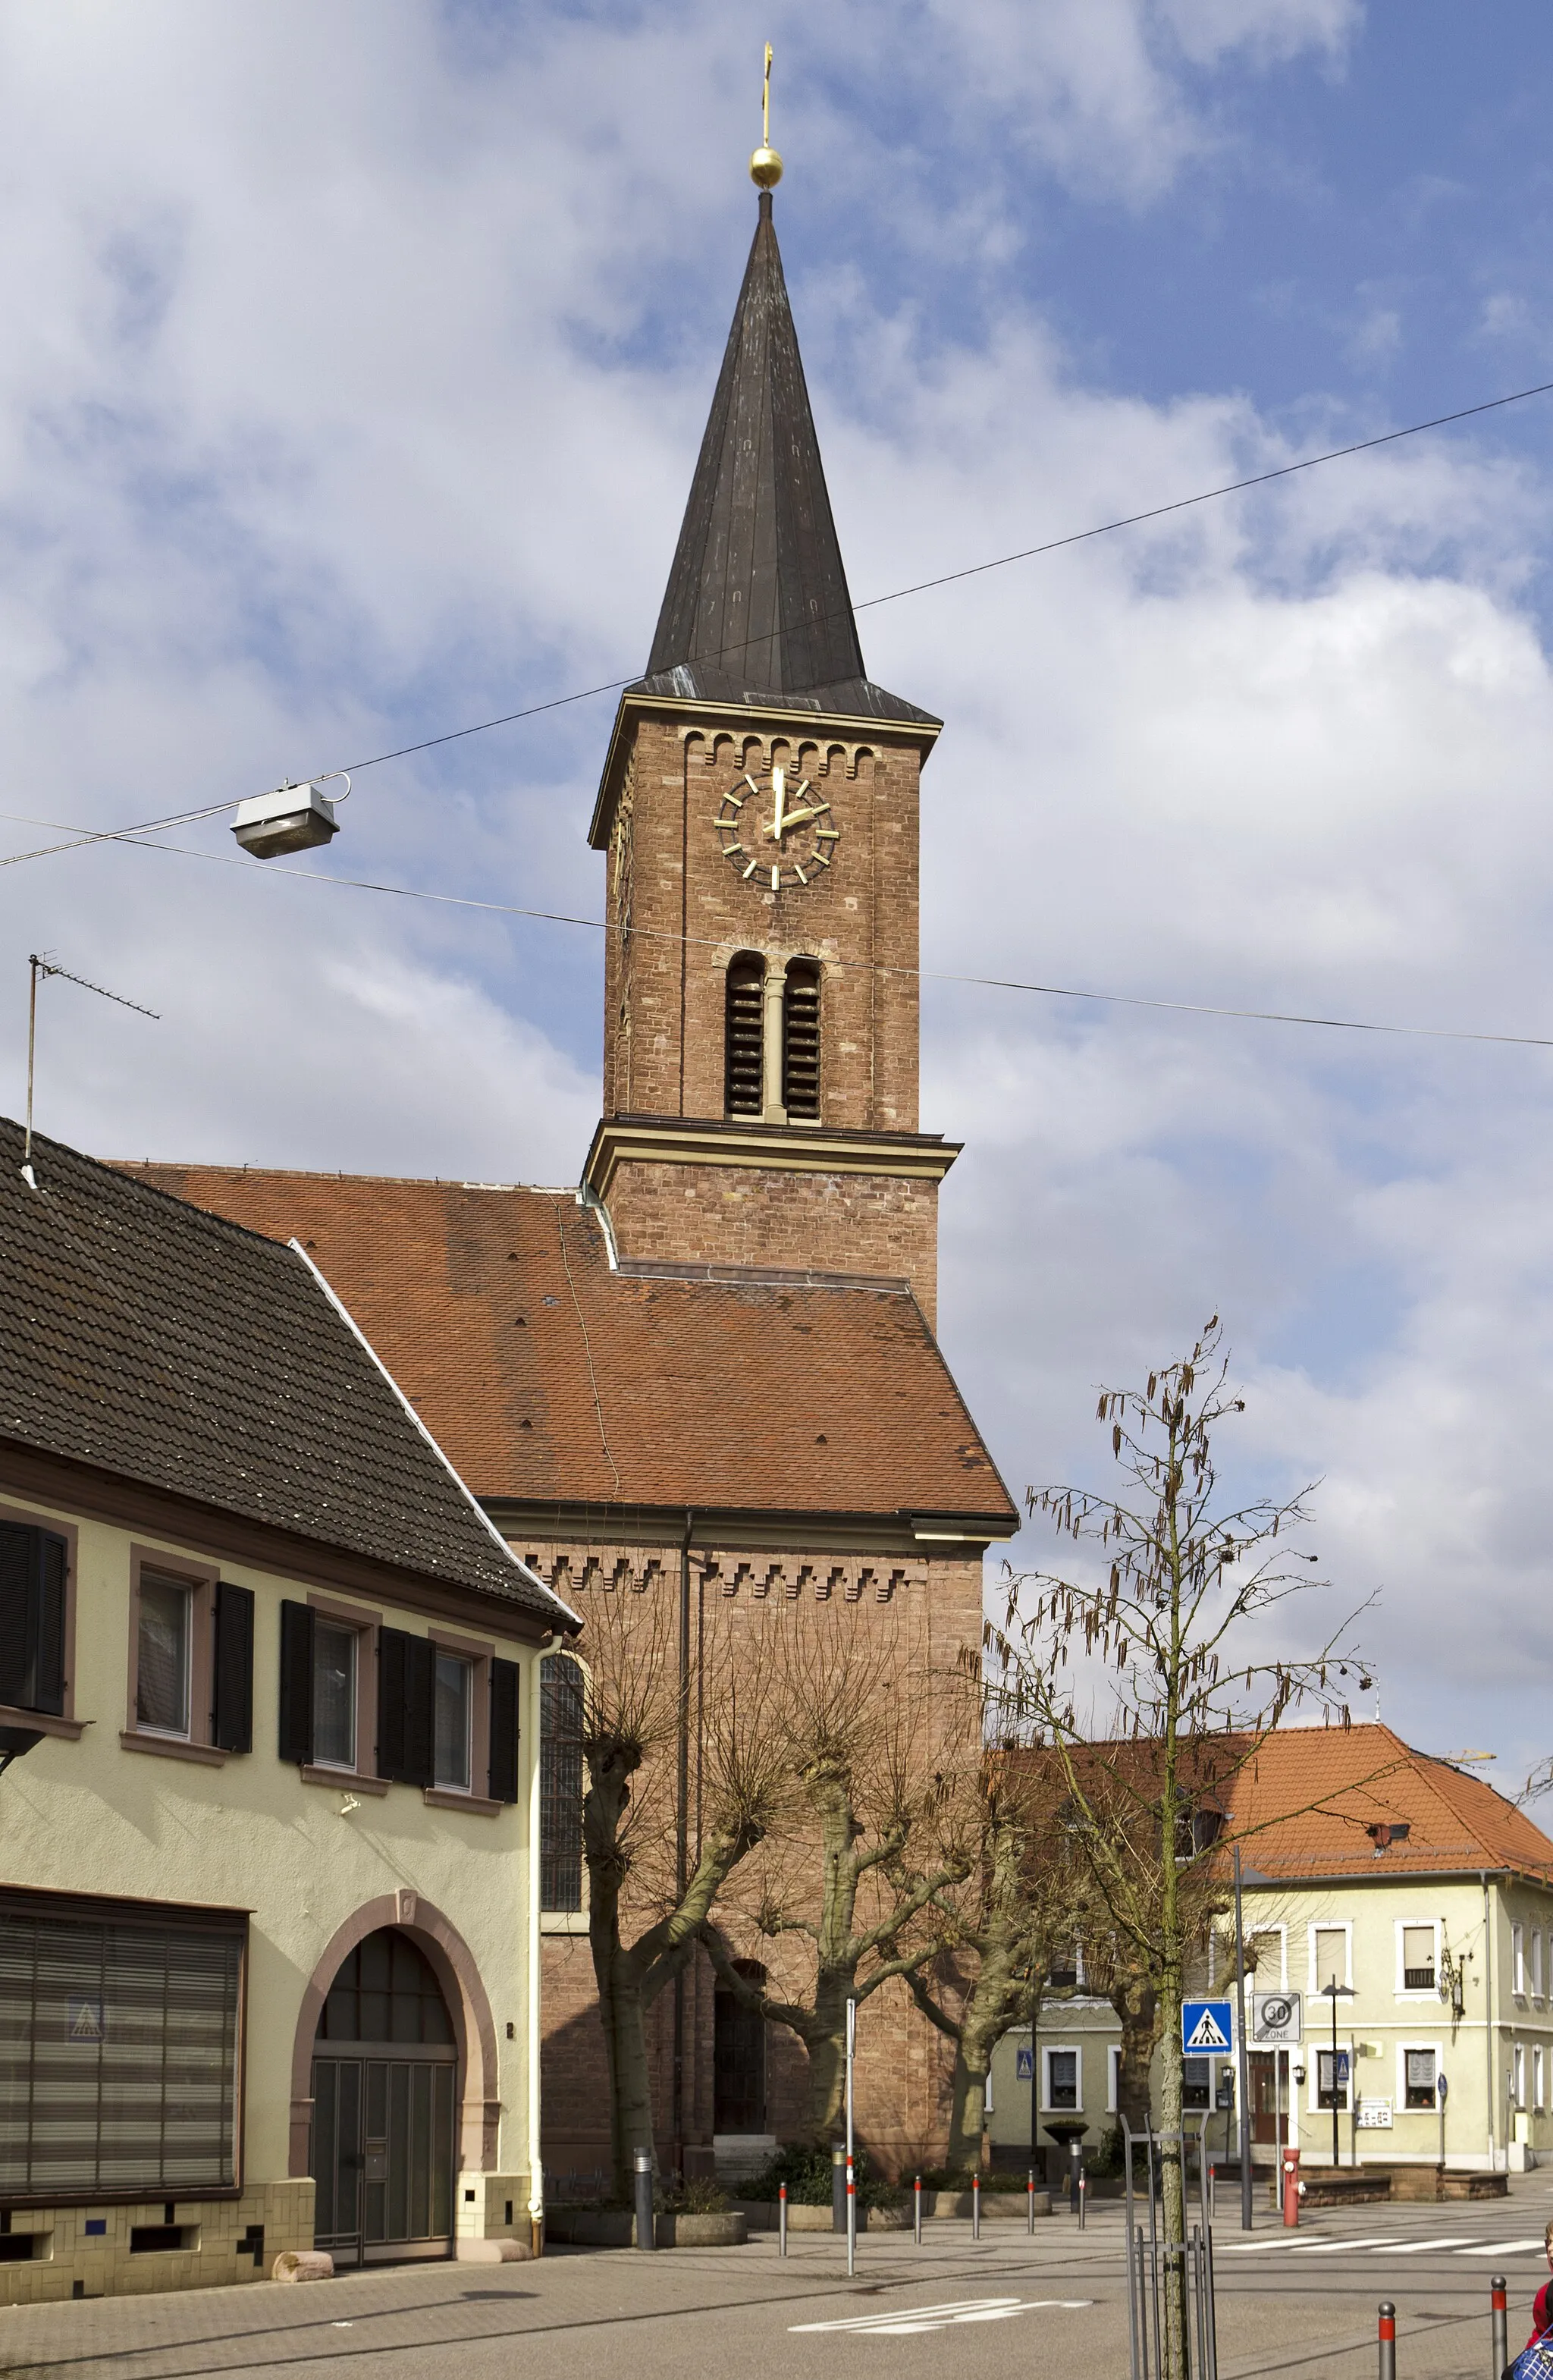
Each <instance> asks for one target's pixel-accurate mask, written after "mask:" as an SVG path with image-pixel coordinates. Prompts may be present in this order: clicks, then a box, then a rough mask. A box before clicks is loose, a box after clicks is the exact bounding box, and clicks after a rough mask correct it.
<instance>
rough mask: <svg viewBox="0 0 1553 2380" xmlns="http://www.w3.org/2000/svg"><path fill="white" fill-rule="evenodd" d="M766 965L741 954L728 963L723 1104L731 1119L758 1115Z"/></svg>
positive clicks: (761, 1102)
mask: <svg viewBox="0 0 1553 2380" xmlns="http://www.w3.org/2000/svg"><path fill="white" fill-rule="evenodd" d="M765 985H766V962H765V960H764V959H763V958H759V957H758V956H757V955H756V953H754V952H753V951H741V952H740V953H739V954H738V956H737V957H736V958H734V959H730V961H729V963H728V977H727V990H726V995H725V997H726V1013H725V1018H724V1026H723V1101H724V1104H725V1106H726V1108H727V1111H728V1113H729V1114H730V1115H731V1116H739V1115H753V1116H758V1115H759V1114H760V1113H761V1112H762V1111H763V1109H764V1106H765V1098H764V1087H763V1083H762V1079H761V1077H762V1073H763V1068H762V1063H761V1060H762V1051H763V1042H764V1030H763V1008H764V1002H765Z"/></svg>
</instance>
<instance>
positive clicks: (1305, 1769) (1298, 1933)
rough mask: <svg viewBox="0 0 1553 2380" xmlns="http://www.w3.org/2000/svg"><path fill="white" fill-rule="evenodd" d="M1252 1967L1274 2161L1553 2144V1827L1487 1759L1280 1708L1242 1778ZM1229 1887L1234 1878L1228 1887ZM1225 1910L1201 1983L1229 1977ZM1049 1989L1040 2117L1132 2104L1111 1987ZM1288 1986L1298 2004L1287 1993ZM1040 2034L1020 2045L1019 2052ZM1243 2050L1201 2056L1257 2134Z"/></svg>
mask: <svg viewBox="0 0 1553 2380" xmlns="http://www.w3.org/2000/svg"><path fill="white" fill-rule="evenodd" d="M1226 1800H1227V1807H1226V1809H1225V1812H1224V1828H1223V1838H1222V1839H1223V1840H1225V1841H1229V1840H1239V1842H1240V1846H1241V1854H1242V1862H1243V1871H1244V1930H1245V1936H1246V1949H1247V1954H1248V1960H1251V1961H1255V1973H1254V1974H1253V1975H1252V1976H1251V1977H1250V1978H1248V1980H1247V1983H1246V1985H1245V1987H1244V2018H1245V2022H1246V2023H1247V2026H1248V2031H1247V2034H1246V2041H1247V2050H1248V2057H1247V2066H1248V2080H1249V2085H1250V2118H1251V2120H1250V2131H1251V2145H1252V2155H1253V2158H1254V2160H1255V2161H1257V2162H1261V2163H1265V2164H1267V2165H1268V2166H1270V2165H1271V2164H1272V2162H1273V2160H1274V2158H1275V2156H1276V2155H1277V2151H1278V2146H1279V2144H1280V2143H1292V2145H1293V2146H1296V2147H1298V2148H1299V2149H1300V2151H1301V2155H1302V2160H1303V2162H1304V2164H1305V2165H1306V2166H1307V2167H1308V2166H1313V2165H1320V2166H1329V2165H1330V2164H1331V2163H1332V2160H1333V2152H1334V2133H1335V2145H1336V2154H1337V2157H1338V2159H1339V2161H1340V2162H1341V2164H1342V2165H1344V2166H1347V2165H1350V2164H1355V2163H1357V2164H1373V2165H1388V2166H1409V2165H1413V2166H1426V2165H1427V2166H1433V2165H1438V2164H1439V2163H1440V2162H1441V2161H1442V2160H1443V2162H1444V2163H1445V2164H1447V2165H1449V2166H1450V2167H1452V2168H1462V2169H1467V2170H1480V2171H1502V2170H1504V2169H1505V2168H1507V2167H1508V2168H1511V2169H1514V2170H1523V2169H1524V2168H1526V2167H1527V2166H1528V2165H1533V2164H1535V2163H1536V2161H1537V2158H1538V2155H1539V2153H1540V2154H1541V2155H1553V2096H1550V2094H1553V2013H1550V1998H1553V1842H1550V1841H1549V1840H1548V1839H1547V1836H1546V1835H1544V1834H1543V1833H1542V1832H1541V1831H1540V1829H1539V1828H1536V1827H1535V1826H1534V1825H1533V1823H1532V1821H1531V1820H1530V1819H1529V1818H1528V1817H1527V1816H1526V1815H1525V1813H1524V1812H1523V1811H1522V1810H1519V1809H1517V1808H1516V1807H1515V1806H1514V1805H1513V1804H1512V1803H1509V1802H1507V1801H1506V1800H1505V1799H1504V1798H1503V1796H1502V1795H1500V1794H1498V1793H1496V1792H1495V1791H1494V1790H1493V1788H1492V1787H1491V1786H1489V1785H1488V1784H1486V1782H1485V1780H1484V1779H1482V1778H1481V1777H1480V1776H1477V1775H1474V1774H1473V1773H1472V1772H1471V1771H1470V1770H1468V1769H1465V1768H1463V1767H1461V1766H1460V1765H1458V1764H1453V1763H1451V1762H1450V1761H1448V1760H1442V1759H1439V1758H1438V1757H1436V1756H1433V1755H1429V1754H1426V1753H1421V1752H1416V1751H1414V1750H1413V1749H1412V1748H1411V1747H1410V1746H1409V1745H1407V1744H1405V1743H1402V1741H1401V1738H1400V1737H1399V1736H1397V1735H1396V1734H1394V1733H1393V1732H1392V1730H1390V1729H1389V1728H1387V1727H1382V1726H1380V1725H1378V1724H1377V1725H1362V1726H1356V1727H1353V1728H1347V1729H1343V1728H1280V1729H1279V1730H1277V1732H1276V1733H1275V1734H1274V1735H1273V1736H1271V1737H1270V1738H1269V1739H1268V1743H1266V1744H1265V1745H1264V1746H1263V1747H1262V1749H1261V1750H1260V1752H1259V1753H1258V1754H1257V1755H1256V1759H1255V1760H1254V1761H1252V1762H1251V1763H1250V1764H1249V1765H1248V1766H1247V1767H1246V1768H1245V1769H1244V1771H1243V1772H1242V1773H1241V1775H1240V1776H1239V1778H1238V1779H1236V1781H1235V1783H1234V1785H1233V1787H1232V1788H1231V1791H1230V1792H1229V1794H1228V1795H1227V1797H1226ZM1226 1898H1228V1896H1226ZM1233 1972H1234V1970H1233V1965H1232V1934H1231V1931H1230V1930H1229V1921H1228V1920H1227V1919H1226V1920H1225V1921H1221V1923H1220V1925H1219V1929H1218V1931H1217V1933H1216V1935H1215V1937H1214V1940H1213V1942H1212V1944H1211V1946H1210V1949H1209V1955H1208V1959H1207V1964H1206V1967H1205V1969H1204V1971H1203V1972H1202V1973H1201V1974H1200V1976H1199V1978H1198V1983H1197V1988H1198V1989H1199V1990H1200V1991H1203V1992H1205V1993H1213V1992H1219V1993H1226V1992H1228V1993H1229V1994H1231V1996H1232V1994H1233V1989H1234V1987H1233V1984H1232V1981H1231V1982H1229V1983H1226V1981H1225V1978H1226V1976H1229V1977H1231V1978H1232V1975H1233ZM1074 1984H1075V1986H1076V1988H1074V1990H1073V1991H1071V1992H1070V1993H1067V1994H1064V1995H1063V1996H1062V1998H1049V1999H1048V2001H1047V2004H1046V2006H1045V2008H1044V2010H1043V2011H1042V2015H1041V2019H1040V2023H1039V2026H1038V2029H1037V2065H1038V2067H1039V2070H1040V2071H1039V2075H1038V2078H1037V2080H1038V2085H1039V2089H1040V2093H1041V2097H1040V2104H1039V2108H1038V2111H1037V2113H1038V2117H1039V2121H1040V2125H1041V2136H1042V2138H1043V2139H1044V2138H1045V2137H1046V2130H1045V2128H1046V2123H1047V2119H1048V2118H1054V2119H1057V2120H1058V2122H1059V2123H1061V2122H1062V2118H1063V2116H1064V2113H1066V2115H1067V2117H1068V2120H1069V2121H1073V2122H1076V2121H1077V2120H1079V2119H1083V2121H1084V2123H1085V2127H1086V2140H1087V2141H1088V2142H1089V2143H1090V2144H1091V2145H1092V2146H1098V2143H1099V2140H1100V2138H1101V2135H1102V2134H1103V2132H1104V2131H1106V2129H1107V2128H1108V2127H1109V2126H1110V2125H1111V2124H1114V2122H1115V2108H1116V2072H1115V2069H1116V2045H1117V2042H1118V2039H1119V2028H1118V2025H1117V2022H1116V2020H1115V2017H1114V2015H1113V2014H1112V2012H1111V2010H1110V2003H1109V2002H1108V2001H1106V2000H1104V1999H1100V1998H1094V1997H1090V1996H1086V1994H1085V1993H1084V1991H1083V1988H1082V1986H1083V1974H1082V1968H1081V1967H1079V1968H1078V1969H1077V1971H1076V1973H1075V1975H1074ZM1277 2000H1282V2001H1284V2002H1285V2003H1286V2007H1285V2009H1284V2010H1283V2012H1282V2015H1281V2017H1280V2013H1279V2011H1278V2010H1277V2009H1276V2008H1274V2007H1273V2006H1272V2005H1271V2003H1273V2002H1274V2001H1277ZM1029 2044H1030V2034H1029V2029H1028V2027H1026V2028H1025V2029H1024V2030H1023V2031H1022V2032H1017V2033H1014V2034H1010V2035H1009V2036H1008V2037H1007V2039H1006V2040H1005V2041H1004V2042H1003V2043H1001V2045H1000V2047H999V2050H998V2052H997V2053H996V2055H995V2058H994V2061H993V2090H992V2100H993V2110H994V2114H993V2118H992V2120H991V2124H990V2128H989V2129H990V2132H991V2139H992V2142H993V2144H994V2148H995V2149H996V2151H997V2153H998V2155H999V2156H1000V2159H1001V2160H1004V2161H1006V2160H1008V2159H1010V2158H1013V2157H1016V2156H1018V2155H1020V2154H1022V2153H1024V2152H1025V2149H1026V2144H1027V2143H1028V2141H1029V2138H1030V2121H1031V2105H1030V2083H1029V2080H1028V2079H1027V2078H1028V2070H1029V2064H1030V2047H1029ZM1021 2052H1023V2055H1021ZM1234 2066H1235V2060H1234V2059H1233V2058H1224V2057H1205V2058H1195V2059H1189V2060H1188V2063H1187V2099H1188V2103H1189V2106H1190V2107H1191V2108H1192V2109H1193V2110H1194V2120H1195V2115H1196V2114H1199V2113H1203V2112H1207V2115H1208V2138H1209V2141H1210V2143H1213V2144H1214V2145H1215V2146H1217V2144H1218V2143H1219V2140H1220V2139H1221V2140H1222V2141H1223V2143H1224V2154H1225V2155H1233V2154H1234V2153H1235V2151H1236V2149H1237V2147H1238V2127H1239V2117H1238V2113H1237V2112H1236V2110H1235V2108H1234V2101H1235V2098H1236V2096H1237V2091H1236V2084H1235V2081H1234Z"/></svg>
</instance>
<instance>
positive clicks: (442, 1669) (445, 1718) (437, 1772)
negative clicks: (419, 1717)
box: [431, 1650, 475, 1793]
mask: <svg viewBox="0 0 1553 2380" xmlns="http://www.w3.org/2000/svg"><path fill="white" fill-rule="evenodd" d="M474 1683H475V1665H474V1663H473V1662H472V1661H469V1660H466V1659H465V1658H464V1657H463V1655H462V1654H458V1653H444V1652H442V1651H441V1650H439V1651H438V1654H437V1666H436V1684H435V1694H434V1702H435V1707H434V1712H433V1730H432V1732H433V1744H434V1749H433V1757H432V1770H431V1773H432V1778H433V1780H434V1781H435V1783H437V1784H438V1785H441V1786H442V1787H443V1788H444V1789H445V1790H446V1791H451V1792H455V1793H467V1791H468V1790H469V1773H470V1743H469V1739H470V1735H471V1733H472V1729H471V1725H470V1721H471V1718H472V1716H473V1711H474Z"/></svg>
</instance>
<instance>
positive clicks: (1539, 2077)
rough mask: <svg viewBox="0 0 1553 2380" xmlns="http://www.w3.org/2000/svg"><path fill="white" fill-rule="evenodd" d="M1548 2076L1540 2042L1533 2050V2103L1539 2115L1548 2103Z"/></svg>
mask: <svg viewBox="0 0 1553 2380" xmlns="http://www.w3.org/2000/svg"><path fill="white" fill-rule="evenodd" d="M1532 2105H1533V2107H1535V2109H1536V2111H1537V2114H1538V2115H1539V2116H1540V2115H1541V2113H1542V2111H1543V2109H1544V2108H1545V2107H1547V2075H1546V2073H1545V2072H1544V2070H1543V2052H1542V2045H1541V2044H1540V2042H1539V2043H1538V2045H1537V2046H1536V2047H1535V2049H1534V2050H1533V2052H1532Z"/></svg>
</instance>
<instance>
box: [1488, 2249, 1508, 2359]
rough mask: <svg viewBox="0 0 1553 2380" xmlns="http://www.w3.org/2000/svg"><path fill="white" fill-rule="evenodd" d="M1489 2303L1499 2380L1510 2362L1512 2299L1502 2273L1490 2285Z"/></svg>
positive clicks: (1494, 2357)
mask: <svg viewBox="0 0 1553 2380" xmlns="http://www.w3.org/2000/svg"><path fill="white" fill-rule="evenodd" d="M1488 2303H1489V2306H1490V2308H1491V2310H1492V2320H1493V2325H1494V2332H1493V2338H1494V2348H1493V2358H1492V2361H1493V2367H1494V2380H1498V2375H1499V2374H1500V2373H1501V2372H1502V2371H1503V2370H1504V2368H1505V2365H1506V2364H1507V2363H1508V2362H1510V2315H1509V2305H1510V2299H1509V2295H1508V2284H1507V2282H1506V2280H1505V2277H1504V2275H1503V2274H1502V2273H1496V2274H1495V2275H1494V2277H1493V2279H1492V2280H1491V2281H1490V2282H1489V2284H1488Z"/></svg>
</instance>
